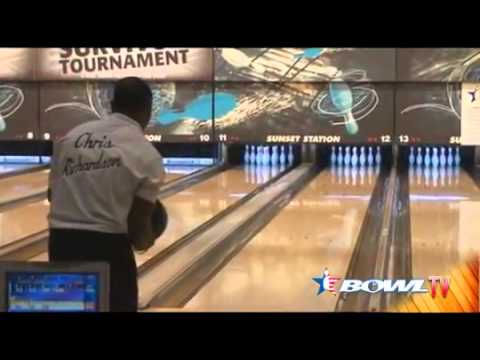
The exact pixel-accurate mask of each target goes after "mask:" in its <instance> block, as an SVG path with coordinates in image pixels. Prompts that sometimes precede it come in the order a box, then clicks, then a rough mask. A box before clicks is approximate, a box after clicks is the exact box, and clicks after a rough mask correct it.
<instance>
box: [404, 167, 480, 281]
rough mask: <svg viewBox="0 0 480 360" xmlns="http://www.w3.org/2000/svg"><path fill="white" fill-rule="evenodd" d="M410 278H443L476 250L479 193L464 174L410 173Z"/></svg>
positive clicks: (442, 170)
mask: <svg viewBox="0 0 480 360" xmlns="http://www.w3.org/2000/svg"><path fill="white" fill-rule="evenodd" d="M409 178H410V222H411V236H412V271H413V277H419V278H427V277H428V276H430V275H442V274H446V273H447V272H448V271H449V270H450V269H451V268H452V267H455V266H458V265H459V263H460V262H463V261H465V260H468V259H469V257H470V256H471V255H473V254H478V253H479V250H480V242H479V241H478V239H479V238H480V227H479V225H478V219H480V190H479V189H478V187H477V186H476V184H475V182H474V180H473V179H472V178H471V177H470V176H469V175H468V174H467V173H466V172H465V170H463V169H461V168H458V167H456V168H455V167H454V168H447V169H445V168H440V169H439V170H438V171H432V170H431V169H430V170H425V169H422V170H420V169H418V168H417V169H415V171H414V170H413V169H411V170H410V177H409Z"/></svg>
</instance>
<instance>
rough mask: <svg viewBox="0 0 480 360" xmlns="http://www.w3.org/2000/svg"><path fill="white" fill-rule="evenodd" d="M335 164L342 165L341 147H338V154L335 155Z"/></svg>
mask: <svg viewBox="0 0 480 360" xmlns="http://www.w3.org/2000/svg"><path fill="white" fill-rule="evenodd" d="M337 164H338V165H343V154H342V147H341V146H339V147H338V156H337Z"/></svg>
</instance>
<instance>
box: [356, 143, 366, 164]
mask: <svg viewBox="0 0 480 360" xmlns="http://www.w3.org/2000/svg"><path fill="white" fill-rule="evenodd" d="M366 160H367V157H366V155H365V146H362V147H361V148H360V156H359V157H358V161H359V162H360V166H364V165H365V161H366Z"/></svg>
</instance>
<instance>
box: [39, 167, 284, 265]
mask: <svg viewBox="0 0 480 360" xmlns="http://www.w3.org/2000/svg"><path fill="white" fill-rule="evenodd" d="M258 169H260V172H256V171H255V170H258ZM262 170H263V171H262ZM266 171H268V175H266V174H265V173H266ZM277 173H278V169H276V168H271V169H269V168H268V167H257V168H252V167H236V168H233V169H230V170H227V171H223V172H221V173H219V174H218V175H215V176H213V177H212V178H210V179H207V180H205V181H203V182H201V183H199V184H196V185H194V186H192V187H190V188H188V189H186V190H184V191H181V192H179V193H178V194H175V195H173V196H171V197H169V198H167V199H165V200H164V201H163V204H164V205H165V207H166V209H167V212H168V226H167V229H166V230H165V233H164V234H163V235H162V236H161V237H160V238H159V239H158V240H157V242H156V243H155V245H154V246H153V247H152V248H150V249H149V250H148V251H146V252H144V253H136V254H135V255H136V261H137V265H138V266H140V265H142V264H143V263H145V261H147V260H148V259H150V258H152V257H153V256H155V255H156V254H158V253H159V252H160V251H162V250H163V249H165V248H166V247H168V246H169V245H171V244H172V243H174V242H175V241H176V240H178V239H180V238H181V237H183V236H184V235H186V234H188V233H189V232H191V231H192V230H194V229H195V228H196V227H197V226H199V225H201V224H203V223H204V222H206V221H207V220H209V219H211V218H212V217H214V216H215V215H217V214H218V213H219V212H221V211H222V210H224V209H226V208H227V207H228V206H230V205H231V204H233V203H234V202H236V201H238V200H239V199H241V198H242V197H243V196H245V195H247V194H248V193H250V192H251V191H253V190H254V189H255V188H256V187H257V184H260V183H262V182H264V181H266V180H267V179H269V178H271V177H272V176H275V175H276V174H277ZM262 174H263V175H262ZM257 175H258V176H257ZM30 260H31V261H47V260H48V254H47V253H42V254H40V255H38V256H35V257H34V258H32V259H30Z"/></svg>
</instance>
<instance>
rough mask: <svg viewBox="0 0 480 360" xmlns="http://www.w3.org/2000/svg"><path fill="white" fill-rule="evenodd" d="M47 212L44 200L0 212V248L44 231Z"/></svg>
mask: <svg viewBox="0 0 480 360" xmlns="http://www.w3.org/2000/svg"><path fill="white" fill-rule="evenodd" d="M48 211H49V203H48V201H47V200H46V199H45V200H43V201H38V202H35V203H31V204H27V205H22V206H19V207H16V208H12V209H9V210H7V211H3V212H0V246H3V245H6V244H8V243H11V242H14V241H16V240H19V239H21V238H24V237H26V236H29V235H33V234H35V233H37V232H39V231H43V230H45V229H46V228H47V226H48V223H47V215H48Z"/></svg>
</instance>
